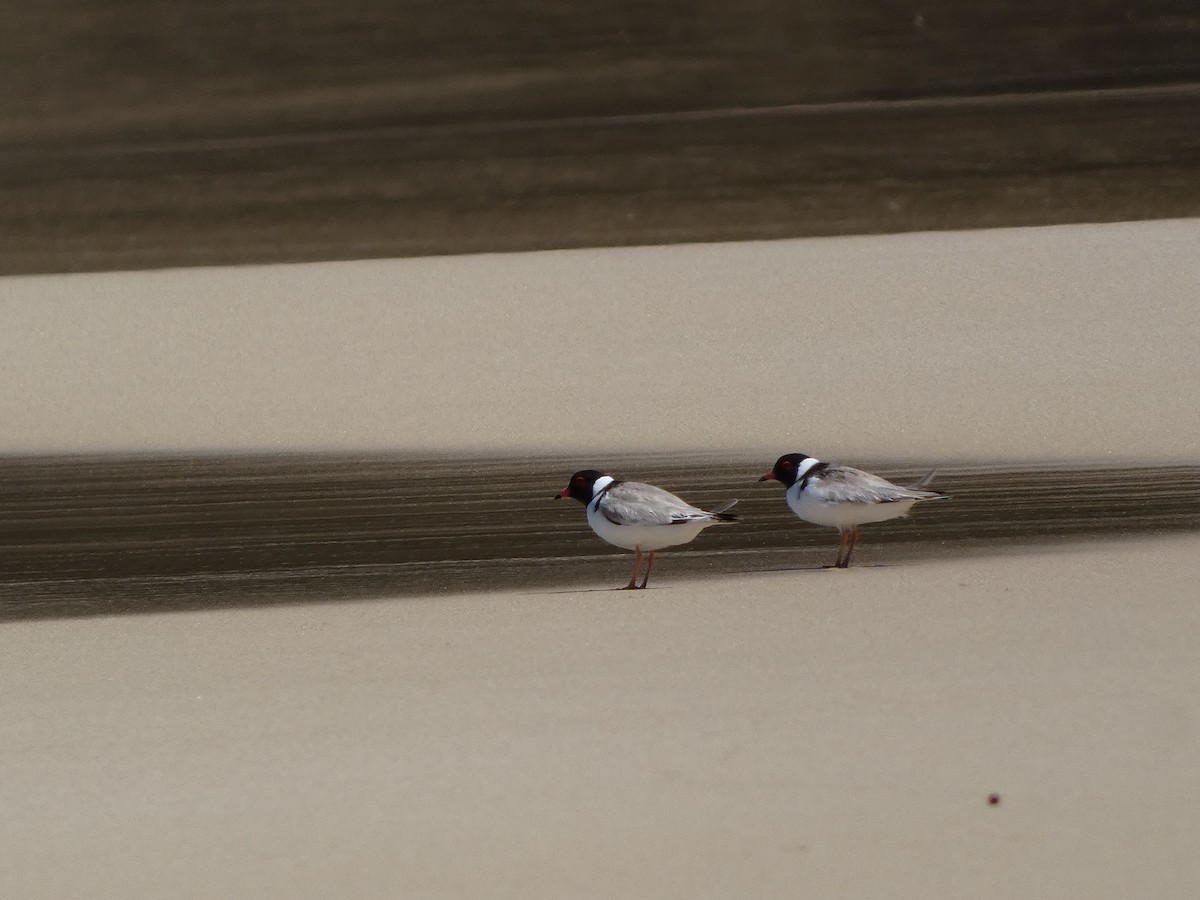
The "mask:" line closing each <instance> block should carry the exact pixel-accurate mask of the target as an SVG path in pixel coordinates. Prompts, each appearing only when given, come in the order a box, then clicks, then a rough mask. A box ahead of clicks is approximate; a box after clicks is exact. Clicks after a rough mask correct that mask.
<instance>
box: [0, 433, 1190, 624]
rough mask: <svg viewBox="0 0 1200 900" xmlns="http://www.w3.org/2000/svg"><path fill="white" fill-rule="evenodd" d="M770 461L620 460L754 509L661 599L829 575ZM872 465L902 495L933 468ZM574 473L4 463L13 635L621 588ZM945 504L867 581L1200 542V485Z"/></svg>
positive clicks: (1013, 494)
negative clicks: (574, 485) (746, 577)
mask: <svg viewBox="0 0 1200 900" xmlns="http://www.w3.org/2000/svg"><path fill="white" fill-rule="evenodd" d="M773 461H774V460H773V456H771V455H767V454H762V455H758V456H755V455H750V454H710V455H701V454H693V455H690V456H680V455H674V454H640V455H639V454H633V455H629V456H624V457H621V456H617V457H614V458H612V459H611V460H608V461H607V462H608V463H609V464H610V467H611V470H612V471H613V472H616V473H618V474H620V475H623V476H626V477H630V478H640V479H645V480H648V481H650V482H651V483H654V484H661V485H663V486H664V487H667V488H668V489H670V490H673V491H677V492H679V493H680V494H681V495H682V496H684V497H686V498H687V499H689V500H690V501H692V502H694V503H697V504H700V505H701V506H711V505H715V504H717V503H719V502H721V501H724V500H728V499H730V498H739V503H738V506H737V507H736V508H735V511H736V512H737V513H738V514H739V516H740V517H741V519H740V521H739V522H738V524H737V525H736V526H731V527H727V528H716V529H710V530H709V531H707V532H705V534H704V536H703V538H701V539H698V540H696V541H694V542H693V543H691V544H688V545H686V546H684V547H680V548H675V549H673V550H671V551H669V552H666V553H663V554H661V555H660V557H659V560H658V563H657V565H656V568H655V571H656V578H655V583H656V584H657V583H658V582H659V581H660V580H661V581H663V582H667V583H669V582H671V581H673V580H675V579H677V578H679V577H681V576H689V575H690V576H707V577H713V576H721V575H732V574H735V573H748V572H763V571H780V570H790V569H813V568H819V567H820V566H822V565H827V564H828V563H830V562H831V561H832V559H833V554H834V549H835V546H836V543H837V540H836V533H835V532H834V531H833V530H831V529H824V528H817V527H814V526H811V525H805V524H803V523H801V522H799V521H798V520H797V519H796V518H795V516H794V515H793V514H792V512H791V510H790V509H788V507H787V505H786V504H785V503H784V500H783V491H782V490H781V489H780V488H779V486H778V485H776V484H760V483H758V482H757V478H758V476H759V475H760V474H761V473H762V472H763V471H765V470H766V469H767V468H768V467H769V466H770V464H771V463H772V462H773ZM857 461H858V462H861V463H862V464H864V465H866V466H867V467H868V468H869V469H870V470H871V471H875V472H879V473H880V474H882V475H885V476H887V477H889V478H892V479H894V480H895V481H897V482H898V483H900V484H909V483H912V482H914V481H916V480H917V479H918V478H919V477H920V476H921V475H923V474H924V473H925V471H927V470H925V469H921V468H916V467H913V466H912V465H911V464H909V465H906V464H903V463H896V462H889V461H886V460H857ZM578 466H579V461H578V460H576V459H573V458H570V457H521V458H515V459H483V458H469V457H457V458H454V457H452V458H441V459H420V458H412V457H404V456H380V457H369V456H361V455H359V456H354V455H345V456H338V455H308V456H305V455H296V456H245V457H220V456H218V457H166V458H154V457H141V458H106V457H66V458H59V459H15V460H7V461H0V484H3V485H4V490H3V493H2V495H0V546H3V547H4V553H3V556H0V620H14V619H21V618H31V617H33V618H42V617H61V616H87V615H111V614H120V613H153V612H161V611H164V610H189V609H190V610H196V609H219V608H230V607H237V606H254V605H263V604H280V603H298V602H318V603H332V602H343V601H347V600H356V599H363V598H371V597H413V596H431V595H445V594H453V593H461V592H463V591H469V590H479V591H494V590H502V589H507V590H513V589H524V590H531V589H542V588H557V589H569V588H579V587H585V586H592V587H598V586H599V587H602V586H610V585H611V586H618V585H620V584H623V583H624V580H625V579H626V578H627V574H628V573H627V569H628V567H629V563H630V558H631V557H630V555H629V554H628V553H627V552H625V551H621V550H617V549H616V548H613V547H610V546H608V545H607V544H604V543H602V542H601V541H599V540H597V539H596V537H595V536H594V535H593V534H592V532H591V530H590V529H589V528H588V527H587V525H586V522H585V520H584V515H583V510H582V508H581V507H580V506H579V504H578V503H576V502H575V501H570V502H567V501H562V502H559V501H556V500H553V499H551V497H552V495H554V494H556V493H557V492H558V490H559V489H560V488H561V487H562V485H563V484H564V483H565V482H566V480H567V477H568V476H569V474H570V473H571V472H573V471H575V470H576V469H577V468H578ZM934 487H936V488H937V489H938V490H940V491H943V492H945V493H947V494H949V495H950V496H951V498H952V502H947V503H936V504H924V505H922V506H920V507H919V508H918V509H917V510H916V511H914V514H913V515H912V516H911V517H910V518H907V519H902V520H897V521H893V522H887V523H879V524H877V525H873V526H871V527H870V528H867V529H864V539H863V541H862V544H861V546H860V548H859V549H858V551H857V554H856V555H857V562H858V564H859V565H894V564H903V563H910V562H912V561H914V560H918V559H948V558H955V559H965V558H967V557H972V556H980V555H982V556H987V555H994V554H997V553H1011V552H1020V551H1027V550H1029V549H1038V550H1048V549H1051V548H1054V547H1058V546H1061V545H1062V544H1063V543H1064V542H1068V543H1069V542H1078V541H1080V540H1083V539H1088V538H1102V537H1109V538H1112V537H1118V536H1124V537H1145V536H1152V535H1170V534H1173V533H1178V532H1196V531H1198V530H1200V466H1183V465H1176V466H1153V465H1126V466H1120V467H1111V466H1093V467H1085V468H1078V467H1075V468H1072V467H1066V466H1062V465H1057V466H1055V465H1043V466H1013V465H1001V464H991V465H988V464H975V465H963V464H961V463H959V464H952V463H946V464H943V465H942V466H941V467H940V468H939V469H938V473H937V476H936V479H935V482H934Z"/></svg>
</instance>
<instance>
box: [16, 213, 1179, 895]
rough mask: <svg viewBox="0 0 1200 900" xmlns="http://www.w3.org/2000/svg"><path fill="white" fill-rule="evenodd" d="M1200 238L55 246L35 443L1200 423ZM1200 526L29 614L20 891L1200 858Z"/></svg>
mask: <svg viewBox="0 0 1200 900" xmlns="http://www.w3.org/2000/svg"><path fill="white" fill-rule="evenodd" d="M1198 242H1200V224H1198V223H1197V222H1196V221H1194V220H1192V221H1168V222H1157V223H1144V224H1137V225H1133V224H1129V225H1107V226H1099V225H1092V226H1077V227H1071V228H1061V229H1060V228H1053V229H1014V230H1011V231H997V232H976V233H969V234H937V235H904V236H896V237H888V238H847V239H831V240H814V241H786V242H778V243H772V244H766V243H763V244H737V245H732V244H731V245H720V246H711V247H702V246H693V247H671V248H643V249H637V250H609V251H570V252H556V253H546V254H524V255H518V256H511V257H510V256H491V257H463V258H458V259H454V260H447V259H425V260H399V261H372V262H363V263H348V264H312V265H304V266H297V267H282V266H276V267H261V268H248V269H216V270H189V271H180V272H175V271H171V272H143V273H119V274H109V275H90V276H53V277H35V278H10V279H5V280H3V281H2V282H0V291H3V299H4V301H5V302H4V304H3V306H2V307H0V315H2V316H3V320H4V321H3V324H4V325H5V326H7V327H5V328H3V329H0V351H2V352H0V360H3V365H5V366H7V367H8V368H7V373H8V374H7V376H6V378H5V379H4V380H3V384H4V387H3V388H2V390H3V391H4V392H5V393H4V395H3V400H4V409H5V410H6V415H7V428H6V431H5V434H4V441H5V450H6V451H7V452H8V453H10V454H12V453H29V452H51V451H53V452H81V451H83V450H98V449H100V450H107V451H109V452H115V453H124V452H129V451H131V450H137V449H142V450H145V449H155V450H160V451H178V452H183V451H184V450H187V449H189V448H190V449H196V448H210V449H241V450H252V449H255V448H258V449H276V450H278V449H280V448H293V447H305V448H307V449H322V448H324V449H329V450H343V451H344V450H346V449H347V448H349V447H357V448H362V449H367V450H371V449H374V450H378V449H380V448H387V449H390V450H395V451H408V452H425V453H432V452H435V451H452V452H457V453H460V454H471V453H482V452H486V453H490V454H493V455H497V456H499V455H504V454H511V455H516V456H519V454H521V453H522V452H529V451H531V450H533V449H537V450H539V451H541V452H547V453H550V452H553V453H560V454H579V455H580V457H581V458H582V457H583V456H585V455H586V456H587V460H586V462H588V463H591V462H593V461H594V460H596V458H597V457H598V456H602V455H604V454H606V453H624V454H632V453H638V452H642V453H645V452H650V451H656V450H662V451H667V450H687V451H689V452H693V453H696V452H700V453H703V452H707V451H709V450H711V452H712V453H713V454H714V455H720V454H723V453H724V454H728V453H735V452H736V453H746V452H748V451H754V452H755V453H757V452H760V451H761V452H762V453H764V454H767V456H766V458H767V459H768V461H769V459H770V458H773V456H774V455H775V454H777V453H778V452H782V451H785V450H806V451H808V452H811V453H819V454H822V455H825V454H828V455H830V456H834V457H835V458H837V457H843V458H844V457H850V459H848V460H847V461H851V460H853V459H858V458H866V457H869V456H880V455H884V456H886V457H887V458H890V459H898V460H904V459H906V460H911V461H912V462H913V464H914V465H915V464H916V463H917V462H918V461H919V462H920V463H921V464H925V463H927V462H928V463H936V462H939V461H945V460H959V461H962V460H975V461H977V462H978V461H981V460H982V461H987V460H997V461H998V460H1012V461H1041V462H1051V461H1065V462H1072V461H1073V462H1079V461H1089V460H1090V461H1101V462H1105V461H1107V462H1109V463H1114V462H1121V463H1122V464H1125V463H1128V464H1129V465H1136V464H1138V463H1139V462H1140V461H1147V462H1149V461H1154V462H1170V461H1184V462H1194V461H1195V459H1196V457H1197V450H1198V447H1200V445H1198V441H1200V434H1198V432H1197V429H1196V409H1197V408H1200V402H1198V401H1200V379H1197V378H1196V369H1195V362H1196V347H1197V346H1198V345H1200V314H1198V313H1197V308H1196V303H1195V297H1194V296H1193V294H1194V291H1193V287H1194V285H1195V284H1196V283H1198V282H1200V261H1198V260H1200V256H1198V255H1197V254H1196V253H1195V247H1196V246H1198V245H1200V243H1198ZM431 411H432V413H431ZM630 474H632V473H630ZM558 486H559V485H558V484H557V483H555V484H553V485H551V488H553V489H556V488H557V487H558ZM543 494H545V492H544V491H541V492H539V494H538V496H542V495H543ZM545 495H546V496H548V494H545ZM780 502H782V501H780ZM574 511H575V512H577V510H574ZM792 524H793V527H796V526H795V524H794V523H792ZM563 527H564V528H578V529H580V535H581V536H582V537H587V535H586V531H585V526H584V525H583V521H582V516H578V517H577V518H571V519H570V520H569V521H567V520H564V522H563ZM731 533H732V532H731ZM869 539H870V536H869V535H868V536H867V537H866V538H865V540H869ZM830 550H831V551H832V543H831V544H830ZM1198 550H1200V539H1198V538H1197V537H1196V535H1195V534H1194V533H1193V534H1186V533H1185V534H1183V535H1175V536H1163V537H1159V538H1157V539H1141V540H1137V541H1130V540H1121V539H1111V540H1104V541H1099V540H1097V541H1092V542H1089V543H1078V544H1061V543H1059V544H1046V545H1045V546H1044V547H1033V548H1027V549H1026V550H1025V551H1023V552H1021V553H1010V554H1007V555H994V556H993V555H987V554H986V553H984V554H983V555H981V554H980V552H979V550H978V548H976V549H975V550H973V551H972V552H971V553H970V554H969V555H968V554H964V555H954V553H952V552H950V551H946V555H945V556H943V557H942V558H940V559H939V558H936V557H934V558H921V559H906V558H900V559H898V560H896V561H891V560H888V558H886V557H874V558H872V557H871V556H870V554H869V553H868V555H867V556H864V557H863V561H864V562H865V563H869V562H872V561H876V562H878V561H880V560H881V559H882V560H885V561H887V562H888V564H885V565H871V564H864V565H862V566H861V567H858V568H852V569H850V570H849V571H846V572H833V571H826V570H821V569H817V568H812V569H800V570H796V571H790V572H764V573H757V574H756V573H751V574H746V575H740V576H738V577H721V578H706V579H697V578H695V577H694V576H688V575H687V574H686V572H682V571H676V572H675V573H672V571H671V569H670V567H669V566H668V567H667V568H665V569H664V570H663V573H662V575H661V577H659V578H658V579H657V580H656V583H654V584H652V585H651V587H652V590H649V591H646V592H641V593H636V594H633V595H630V594H627V593H618V592H613V591H611V590H608V588H609V586H610V584H612V583H616V582H617V581H619V580H620V579H621V578H623V577H625V572H626V561H625V560H622V559H616V558H614V559H613V572H612V575H611V578H609V577H605V578H601V579H598V580H597V583H596V585H595V588H596V589H595V590H584V591H580V590H567V591H561V590H559V591H553V590H547V589H539V590H519V591H514V590H505V591H483V592H476V593H470V594H452V595H442V596H437V597H420V596H407V597H403V598H399V597H390V598H385V599H377V600H371V601H352V602H337V603H306V604H295V605H281V606H280V605H276V606H263V607H254V606H245V607H233V608H225V609H221V610H208V611H197V612H190V611H189V612H172V613H157V614H156V613H144V614H140V615H124V616H107V617H106V616H98V617H97V616H93V617H90V618H78V619H74V618H69V617H66V618H48V619H44V620H31V621H17V622H9V623H6V624H5V625H4V627H3V628H0V660H2V661H3V662H2V663H0V665H2V666H3V672H4V684H5V691H4V695H3V699H2V700H0V714H2V715H3V719H4V722H5V728H4V730H3V736H2V737H0V759H2V760H3V763H4V773H5V777H4V778H3V779H2V780H0V806H2V808H3V809H4V810H5V813H6V815H5V816H4V817H3V819H2V820H0V853H2V855H3V857H4V859H5V860H6V864H5V866H4V867H3V868H2V869H0V894H3V895H4V896H11V897H43V898H73V897H80V896H88V897H97V898H130V897H162V896H195V897H223V898H232V897H238V898H241V897H245V898H268V897H279V898H284V897H287V898H298V897H312V898H317V897H329V896H347V897H351V896H352V897H397V896H402V897H431V898H433V897H436V898H450V897H484V896H486V897H514V898H515V897H519V898H535V897H536V898H542V897H544V898H562V897H622V898H628V897H665V896H696V897H730V898H732V897H795V896H822V897H828V896H838V897H889V898H914V900H916V898H921V900H927V898H957V897H984V898H987V897H995V898H998V900H999V898H1006V900H1007V898H1012V897H1020V898H1023V900H1031V898H1042V897H1044V898H1047V900H1049V898H1055V900H1057V898H1062V897H1087V898H1093V900H1094V898H1113V900H1118V898H1120V900H1125V898H1129V897H1134V896H1153V897H1179V898H1183V897H1190V896H1194V895H1196V893H1197V892H1198V891H1200V862H1198V861H1197V856H1196V854H1195V852H1194V848H1195V838H1196V835H1197V833H1200V821H1198V819H1197V817H1198V813H1197V810H1200V775H1198V772H1200V769H1197V767H1196V764H1195V761H1196V748H1197V746H1200V699H1198V695H1197V693H1196V691H1195V685H1196V684H1197V682H1198V679H1200V654H1198V653H1197V652H1196V647H1197V646H1198V645H1200V615H1198V613H1197V606H1196V602H1195V596H1196V592H1195V585H1196V584H1197V579H1198V578H1200V553H1198V552H1197V551H1198ZM597 552H599V548H597ZM562 564H563V565H569V564H570V560H566V559H564V560H563V563H562ZM993 793H995V794H997V795H998V796H999V798H1000V801H999V803H998V804H995V805H991V804H989V803H988V797H989V795H991V794H993Z"/></svg>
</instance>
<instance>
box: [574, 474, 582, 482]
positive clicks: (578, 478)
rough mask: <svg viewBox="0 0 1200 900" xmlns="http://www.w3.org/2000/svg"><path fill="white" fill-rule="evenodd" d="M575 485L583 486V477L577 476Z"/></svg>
mask: <svg viewBox="0 0 1200 900" xmlns="http://www.w3.org/2000/svg"><path fill="white" fill-rule="evenodd" d="M575 483H576V484H583V476H582V475H576V476H575Z"/></svg>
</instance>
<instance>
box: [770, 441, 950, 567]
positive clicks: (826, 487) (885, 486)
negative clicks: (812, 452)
mask: <svg viewBox="0 0 1200 900" xmlns="http://www.w3.org/2000/svg"><path fill="white" fill-rule="evenodd" d="M758 480H759V481H778V482H781V483H782V484H783V485H784V486H785V487H786V488H787V495H786V496H787V504H788V506H790V507H791V508H792V512H794V513H795V514H796V515H797V516H799V517H800V518H801V519H803V520H804V521H805V522H812V523H813V524H814V525H830V526H832V527H834V528H836V529H837V530H838V532H839V533H840V534H841V537H842V541H841V544H840V545H839V546H838V555H837V561H836V562H835V563H834V568H837V569H845V568H847V567H848V566H849V565H850V554H851V553H853V552H854V547H855V545H856V544H857V543H858V526H860V525H865V524H867V523H868V522H885V521H887V520H888V519H897V518H899V517H900V516H907V515H908V511H909V510H910V509H912V506H913V504H914V503H917V502H919V501H921V500H948V499H949V497H947V496H946V495H945V494H939V493H938V492H937V491H927V490H925V489H924V488H925V486H926V485H927V484H929V482H930V481H931V480H933V472H930V473H929V474H928V475H926V476H925V477H924V478H922V479H921V480H920V482H918V483H917V484H916V485H914V486H912V487H900V485H898V484H892V483H891V482H890V481H888V480H886V479H884V478H880V477H879V476H878V475H872V474H871V473H870V472H864V471H863V470H862V469H852V468H850V467H849V466H835V465H831V464H830V463H827V462H821V461H820V460H819V459H813V458H812V457H811V456H805V455H804V454H803V453H788V454H785V455H784V456H781V457H779V459H777V460H776V461H775V466H774V468H772V469H771V471H770V472H768V473H767V474H766V475H764V476H763V477H762V478H760V479H758Z"/></svg>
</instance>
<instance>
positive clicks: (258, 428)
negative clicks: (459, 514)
mask: <svg viewBox="0 0 1200 900" xmlns="http://www.w3.org/2000/svg"><path fill="white" fill-rule="evenodd" d="M1197 248H1200V219H1192V220H1180V221H1161V222H1139V223H1126V224H1115V225H1074V226H1062V227H1053V228H1016V229H1007V230H999V231H973V232H947V233H937V234H907V235H893V236H886V237H853V238H830V239H820V240H803V241H777V242H764V243H741V244H714V245H684V246H673V247H644V248H634V249H618V250H579V251H561V252H544V253H522V254H510V255H483V256H470V257H457V258H431V259H407V260H373V261H363V262H353V263H315V264H311V265H296V266H262V267H246V268H227V269H194V270H181V271H168V272H135V273H116V274H107V275H72V276H51V277H30V278H7V279H0V301H2V302H0V375H2V376H3V377H0V410H2V411H3V413H4V422H5V427H4V429H3V431H0V452H13V451H17V452H26V451H44V450H70V451H77V450H95V449H105V450H116V451H121V450H135V451H142V450H155V449H168V450H193V449H197V448H216V449H221V448H229V447H237V448H247V449H270V450H275V449H284V450H291V449H300V448H318V449H320V448H337V449H353V450H358V449H363V448H370V449H383V450H403V451H416V452H426V453H427V452H431V451H440V450H449V451H453V452H463V451H464V450H466V451H475V452H481V453H506V452H511V453H520V454H523V453H529V452H534V453H548V452H555V453H557V452H578V453H580V454H587V455H590V456H592V458H593V459H594V460H595V461H596V462H600V461H601V460H599V459H597V457H599V456H601V455H602V454H604V453H607V452H645V451H649V450H671V451H685V452H692V451H701V452H704V451H707V450H721V449H729V448H731V447H732V448H743V449H753V450H756V451H760V450H761V451H762V452H763V453H765V454H767V455H772V454H775V455H777V454H778V453H781V452H784V451H788V450H802V451H805V452H808V453H812V454H817V455H825V456H827V457H829V456H833V457H842V458H849V459H851V460H852V459H854V458H862V457H865V456H866V457H874V458H879V457H887V458H897V457H911V458H914V459H920V460H922V461H924V460H930V461H932V462H938V461H944V460H947V459H952V458H959V459H961V458H963V457H964V456H966V457H973V458H977V459H983V460H987V461H991V460H996V459H1010V460H1030V459H1033V460H1040V459H1047V458H1058V459H1077V460H1099V461H1105V460H1108V461H1111V460H1116V459H1122V460H1123V459H1131V460H1132V459H1144V458H1154V459H1156V460H1168V459H1172V460H1188V461H1190V460H1195V459H1196V458H1197V457H1198V456H1200V428H1198V427H1197V422H1196V410H1197V409H1200V377H1197V374H1196V371H1197V367H1196V361H1197V351H1196V348H1197V347H1198V346H1200V303H1198V302H1197V294H1196V285H1197V284H1200V252H1197Z"/></svg>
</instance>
